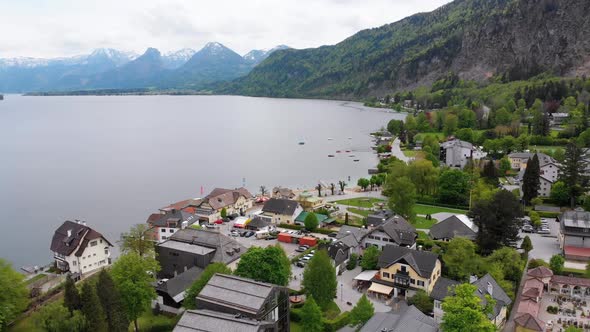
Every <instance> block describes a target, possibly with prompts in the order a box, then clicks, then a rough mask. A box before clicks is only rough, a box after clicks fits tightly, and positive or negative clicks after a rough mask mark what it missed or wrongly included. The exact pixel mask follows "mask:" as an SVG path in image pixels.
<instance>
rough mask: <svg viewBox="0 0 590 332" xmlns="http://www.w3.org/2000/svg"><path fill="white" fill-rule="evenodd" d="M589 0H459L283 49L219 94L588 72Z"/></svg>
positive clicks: (318, 93) (358, 92)
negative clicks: (326, 42) (324, 42)
mask: <svg viewBox="0 0 590 332" xmlns="http://www.w3.org/2000/svg"><path fill="white" fill-rule="evenodd" d="M588 17H590V1H588V0H455V1H453V2H451V3H448V4H446V5H444V6H442V7H440V8H438V9H436V10H434V11H432V12H429V13H419V14H416V15H413V16H410V17H407V18H405V19H402V20H401V21H398V22H395V23H392V24H387V25H384V26H381V27H379V28H374V29H367V30H362V31H360V32H358V33H356V34H355V35H353V36H351V37H349V38H347V39H345V40H343V41H342V42H340V43H338V44H336V45H333V46H322V47H319V48H311V49H301V50H295V49H291V50H286V51H283V52H276V53H275V54H273V55H271V56H270V57H268V59H266V60H265V61H263V62H262V63H261V64H260V65H258V66H256V68H254V70H252V71H251V72H250V73H249V74H248V75H246V76H244V77H242V78H238V79H236V80H235V81H234V82H231V83H229V84H226V85H225V86H222V87H220V88H219V89H218V91H217V92H218V93H226V94H227V93H229V94H241V95H252V96H272V97H313V98H337V99H340V98H341V99H362V98H365V97H367V96H384V95H385V94H387V93H391V92H392V91H395V90H408V89H412V88H416V87H419V86H430V85H431V84H432V83H433V82H435V81H436V80H438V79H440V78H441V77H444V76H446V75H448V74H449V72H452V73H454V74H457V75H458V76H459V77H460V78H461V79H464V80H473V81H477V82H489V80H490V79H501V80H502V81H512V80H520V79H527V78H530V77H532V76H536V75H538V74H540V73H549V74H552V75H555V76H576V75H579V76H582V75H587V74H590V20H589V19H588Z"/></svg>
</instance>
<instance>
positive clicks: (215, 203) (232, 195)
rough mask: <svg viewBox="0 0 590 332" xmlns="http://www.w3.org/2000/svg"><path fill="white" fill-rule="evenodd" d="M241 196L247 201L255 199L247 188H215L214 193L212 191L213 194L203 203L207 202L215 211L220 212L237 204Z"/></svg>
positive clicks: (204, 199)
mask: <svg viewBox="0 0 590 332" xmlns="http://www.w3.org/2000/svg"><path fill="white" fill-rule="evenodd" d="M240 196H243V197H244V198H246V199H251V198H252V197H253V196H252V194H251V193H250V192H249V191H248V190H247V189H246V188H238V189H223V188H215V189H213V191H211V193H209V195H207V196H205V198H203V202H207V203H208V204H209V205H210V206H211V207H212V208H213V209H215V210H220V209H223V208H224V207H227V206H230V205H232V204H235V202H236V201H237V200H238V198H240Z"/></svg>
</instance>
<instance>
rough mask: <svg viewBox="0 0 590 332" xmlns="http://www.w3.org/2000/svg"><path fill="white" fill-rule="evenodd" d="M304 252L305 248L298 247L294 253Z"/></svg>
mask: <svg viewBox="0 0 590 332" xmlns="http://www.w3.org/2000/svg"><path fill="white" fill-rule="evenodd" d="M305 250H307V248H305V247H299V248H297V249H295V251H297V252H304V251H305Z"/></svg>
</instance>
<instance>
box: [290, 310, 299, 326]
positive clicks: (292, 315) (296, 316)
mask: <svg viewBox="0 0 590 332" xmlns="http://www.w3.org/2000/svg"><path fill="white" fill-rule="evenodd" d="M289 317H290V318H291V321H292V322H295V323H297V322H300V321H301V309H298V308H291V311H290V312H289Z"/></svg>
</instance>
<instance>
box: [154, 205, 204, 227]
mask: <svg viewBox="0 0 590 332" xmlns="http://www.w3.org/2000/svg"><path fill="white" fill-rule="evenodd" d="M197 220H198V218H197V217H196V216H195V215H193V214H191V213H188V212H186V211H183V210H179V209H178V210H177V209H168V210H162V213H153V214H151V215H150V216H149V217H148V219H147V223H148V224H149V225H151V226H156V227H177V228H180V227H181V224H182V222H183V221H187V223H188V224H192V223H194V222H195V221H197Z"/></svg>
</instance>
